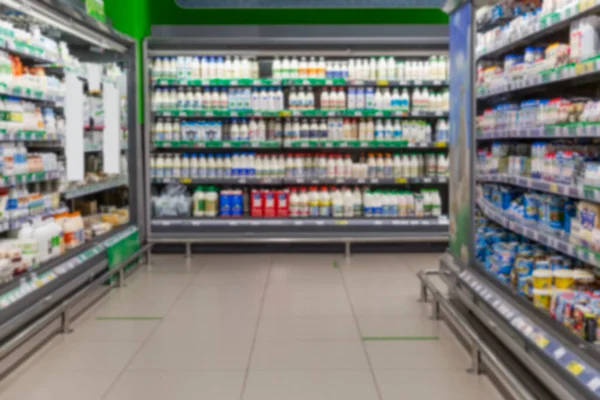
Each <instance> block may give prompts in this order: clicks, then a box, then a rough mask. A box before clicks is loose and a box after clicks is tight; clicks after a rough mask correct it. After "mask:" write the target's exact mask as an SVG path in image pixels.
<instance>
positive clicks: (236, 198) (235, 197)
mask: <svg viewBox="0 0 600 400" xmlns="http://www.w3.org/2000/svg"><path fill="white" fill-rule="evenodd" d="M230 196H231V197H230V202H229V204H230V207H231V216H232V217H241V216H242V214H243V212H244V195H243V194H242V193H240V191H237V192H236V193H234V194H231V195H230Z"/></svg>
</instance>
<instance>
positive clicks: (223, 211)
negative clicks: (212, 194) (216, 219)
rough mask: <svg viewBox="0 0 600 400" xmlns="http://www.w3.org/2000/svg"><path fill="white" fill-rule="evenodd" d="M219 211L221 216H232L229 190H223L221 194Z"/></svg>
mask: <svg viewBox="0 0 600 400" xmlns="http://www.w3.org/2000/svg"><path fill="white" fill-rule="evenodd" d="M219 212H220V215H221V217H230V216H231V195H230V194H229V192H228V191H225V190H224V191H222V192H221V194H220V196H219Z"/></svg>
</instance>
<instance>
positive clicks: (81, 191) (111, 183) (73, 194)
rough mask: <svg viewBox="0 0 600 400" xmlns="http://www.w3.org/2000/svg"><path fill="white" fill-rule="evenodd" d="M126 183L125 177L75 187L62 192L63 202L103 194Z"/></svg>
mask: <svg viewBox="0 0 600 400" xmlns="http://www.w3.org/2000/svg"><path fill="white" fill-rule="evenodd" d="M127 183H128V179H127V177H119V178H116V179H110V180H108V181H105V182H97V183H92V184H89V185H85V186H80V187H76V188H73V189H68V190H66V191H65V192H64V194H63V196H64V198H65V200H72V199H76V198H78V197H83V196H88V195H90V194H94V193H99V192H104V191H106V190H110V189H114V188H117V187H120V186H123V185H127Z"/></svg>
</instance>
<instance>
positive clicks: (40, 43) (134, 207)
mask: <svg viewBox="0 0 600 400" xmlns="http://www.w3.org/2000/svg"><path fill="white" fill-rule="evenodd" d="M63 6H64V5H61V4H59V3H57V2H53V1H43V2H41V1H40V2H20V1H14V0H2V1H0V69H1V71H0V115H1V118H0V142H1V145H0V173H1V180H0V275H1V279H0V280H1V282H0V341H1V342H2V346H1V348H0V358H1V359H2V361H3V362H2V364H1V366H0V369H1V370H2V373H4V372H5V371H6V369H7V368H10V367H11V366H12V361H18V359H19V357H21V356H23V354H24V353H23V352H22V350H16V349H17V348H18V347H19V346H20V345H21V344H22V343H23V342H24V341H25V340H26V339H28V338H30V337H32V336H33V335H36V334H38V333H39V332H40V331H42V330H45V331H46V333H52V332H56V330H54V331H52V332H49V331H51V330H52V326H53V325H52V324H51V323H53V322H56V321H57V318H58V320H60V319H61V318H62V320H63V326H62V328H63V329H66V327H68V324H69V322H70V320H71V319H72V318H73V314H74V313H76V311H75V309H77V310H78V311H81V307H82V305H83V304H87V303H88V302H89V299H87V300H85V301H83V300H82V299H81V298H79V299H78V301H77V304H76V305H73V304H72V303H70V302H69V301H68V300H67V299H68V298H69V297H70V296H72V295H73V294H74V293H76V292H79V291H81V290H82V288H84V287H85V288H86V290H89V289H92V290H96V289H98V288H101V287H103V284H104V283H105V282H106V279H105V278H101V277H102V276H103V274H106V273H107V271H108V270H109V268H116V267H119V263H120V262H116V263H115V262H109V258H108V254H113V257H114V260H117V259H119V257H121V260H123V259H125V258H127V257H128V255H131V254H133V253H134V252H135V250H133V249H134V248H135V247H136V246H138V247H139V243H140V242H139V240H144V237H143V235H144V232H143V230H140V229H139V228H138V226H139V225H138V223H139V222H140V217H142V220H143V214H144V211H143V209H144V203H143V201H142V197H141V193H142V186H140V187H139V188H138V189H136V187H137V185H141V184H142V179H141V178H140V177H141V175H140V177H138V176H137V175H136V174H138V173H140V174H141V171H142V169H141V162H140V165H139V166H138V165H136V159H139V156H140V155H141V140H140V135H138V134H137V132H138V124H137V118H136V115H135V110H136V95H137V94H136V89H135V86H136V72H135V70H136V66H135V62H136V61H135V57H136V43H135V41H133V40H132V39H130V38H128V37H126V36H124V35H121V34H119V33H118V32H116V31H114V30H113V29H112V28H111V27H109V26H107V25H103V24H99V23H98V22H97V21H96V20H93V19H92V18H90V17H88V16H87V15H85V12H82V11H80V10H78V9H77V8H76V7H69V8H68V9H65V8H64V7H63ZM107 93H110V94H111V95H110V96H109V95H108V94H107ZM107 99H108V100H110V101H112V102H113V106H112V107H110V110H107V109H106V107H105V104H106V100H107ZM74 103H77V104H74ZM108 141H112V142H116V145H115V144H114V143H113V144H112V145H109V143H108ZM107 152H110V153H111V158H110V159H106V154H107ZM107 164H111V165H110V168H107ZM77 176H80V177H81V179H78V178H77ZM138 202H139V203H140V204H137V203H138ZM141 223H142V224H143V221H141ZM124 242H127V243H128V246H129V247H128V250H127V251H124V252H122V253H120V254H118V255H115V254H114V252H115V251H117V250H116V249H120V248H119V246H121V245H122V243H124ZM134 242H135V243H137V245H136V244H135V243H134ZM119 251H120V250H119ZM125 253H127V254H125ZM129 262H131V260H129ZM52 316H54V319H51V318H50V317H52ZM49 327H50V328H49ZM59 329H60V327H59ZM41 340H42V341H43V340H47V339H46V338H44V339H41ZM25 353H26V352H25ZM8 361H11V362H8Z"/></svg>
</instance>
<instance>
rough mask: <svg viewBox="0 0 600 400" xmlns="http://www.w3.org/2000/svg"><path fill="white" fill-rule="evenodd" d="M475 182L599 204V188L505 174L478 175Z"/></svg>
mask: <svg viewBox="0 0 600 400" xmlns="http://www.w3.org/2000/svg"><path fill="white" fill-rule="evenodd" d="M477 180H478V181H480V182H496V183H505V184H507V185H513V186H519V187H522V188H526V189H532V190H539V191H540V192H546V193H552V194H558V195H561V196H567V197H572V198H575V199H581V200H587V201H593V202H598V203H600V188H593V187H592V186H585V185H564V184H560V183H554V182H548V181H545V180H542V179H532V178H526V177H522V176H518V177H517V176H510V175H506V174H485V175H478V176H477Z"/></svg>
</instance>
